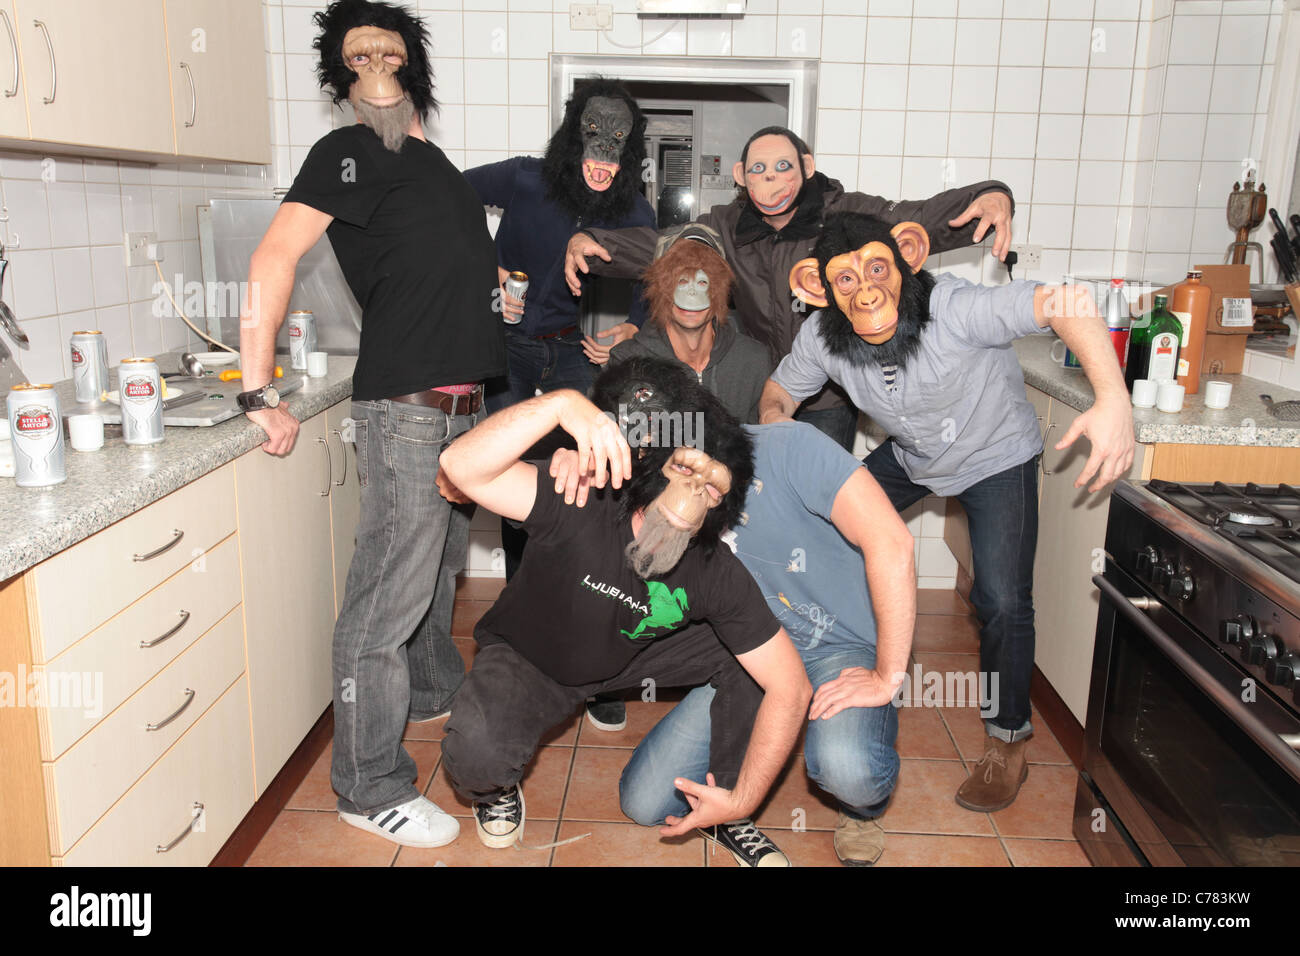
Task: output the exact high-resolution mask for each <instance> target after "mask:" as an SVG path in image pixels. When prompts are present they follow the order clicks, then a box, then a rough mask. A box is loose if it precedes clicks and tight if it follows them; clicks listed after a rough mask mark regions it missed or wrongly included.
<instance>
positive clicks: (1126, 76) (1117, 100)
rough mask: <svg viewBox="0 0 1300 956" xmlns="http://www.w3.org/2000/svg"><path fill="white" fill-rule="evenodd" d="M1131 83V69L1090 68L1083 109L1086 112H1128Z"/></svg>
mask: <svg viewBox="0 0 1300 956" xmlns="http://www.w3.org/2000/svg"><path fill="white" fill-rule="evenodd" d="M1132 85H1133V71H1132V70H1104V69H1090V70H1089V71H1088V95H1087V99H1086V100H1085V103H1084V109H1085V111H1086V112H1088V113H1125V114H1126V113H1128V107H1129V92H1130V88H1131V87H1132Z"/></svg>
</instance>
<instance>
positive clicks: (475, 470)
mask: <svg viewBox="0 0 1300 956" xmlns="http://www.w3.org/2000/svg"><path fill="white" fill-rule="evenodd" d="M593 397H594V398H595V399H596V403H595V404H593V403H592V402H591V401H589V400H588V399H587V398H585V397H584V396H582V395H581V394H579V393H578V392H574V391H569V390H562V391H556V392H550V393H548V394H546V395H541V396H538V397H536V398H533V399H530V400H528V401H525V402H522V403H520V404H518V405H514V406H512V407H510V408H507V409H504V410H503V411H501V412H498V413H497V414H496V415H493V416H492V417H491V418H489V419H488V420H487V421H485V422H483V423H482V424H481V425H479V426H478V427H476V428H474V429H471V430H470V431H469V432H467V433H465V435H463V436H462V437H461V438H459V439H457V440H456V441H455V442H454V443H453V444H452V445H451V446H449V447H448V448H447V450H446V451H444V452H443V454H442V457H441V469H440V471H439V476H438V477H439V482H440V484H441V485H443V486H444V487H445V486H447V485H452V486H454V488H445V490H446V491H447V493H448V494H452V495H454V494H455V493H456V491H457V490H459V492H461V493H463V494H464V495H465V496H468V497H469V498H471V499H473V500H474V501H476V502H478V503H479V504H481V505H484V506H485V507H487V508H489V509H491V510H492V511H494V512H496V513H498V514H500V515H502V516H503V517H506V518H509V519H511V520H514V521H519V522H521V523H522V526H523V529H524V530H525V531H527V532H528V535H529V546H528V549H527V550H526V551H525V552H524V558H523V562H522V564H521V565H520V568H519V571H518V573H517V574H516V575H515V577H514V578H512V579H511V581H510V583H509V584H508V585H507V586H506V588H505V590H504V591H502V592H501V596H500V597H499V598H498V599H497V602H496V604H495V605H494V606H493V607H492V609H491V610H490V611H489V612H488V613H487V614H486V615H484V617H483V619H482V620H481V621H480V622H479V624H478V627H477V628H476V630H475V639H476V640H477V641H478V643H479V652H478V655H477V656H476V657H475V659H474V665H473V668H472V669H471V670H470V673H469V676H468V677H467V678H466V679H465V683H464V684H463V685H462V687H461V689H460V690H459V692H458V693H457V694H456V697H455V700H454V701H453V703H452V709H451V717H450V718H449V719H448V721H447V735H446V738H445V739H444V740H443V744H442V752H443V756H444V758H445V760H446V766H447V769H448V773H449V775H450V777H451V781H452V785H453V786H454V787H455V788H456V791H457V792H458V793H460V794H461V795H462V796H464V797H465V798H467V799H469V800H471V801H473V803H474V818H475V823H476V827H477V831H478V835H479V839H480V840H482V841H483V843H484V844H485V845H487V846H489V847H507V846H510V845H512V844H513V843H515V842H516V841H517V840H519V839H520V837H521V836H522V833H523V829H524V815H525V804H524V795H523V791H522V789H521V787H520V785H519V782H520V780H521V778H522V777H523V773H524V768H525V767H526V766H527V765H528V763H529V761H530V760H532V758H533V755H534V753H535V752H536V750H537V746H538V741H539V740H540V739H541V737H542V735H543V734H545V733H546V731H548V730H549V729H551V728H552V727H554V726H555V725H556V724H558V723H560V722H561V721H563V720H564V719H565V718H567V717H569V716H570V715H571V714H573V712H574V711H575V710H577V709H578V708H579V707H580V706H582V704H583V702H584V701H585V700H586V699H587V698H588V697H590V696H592V695H593V694H596V693H599V692H604V691H618V690H627V689H632V688H636V689H638V690H641V689H643V688H647V687H654V688H668V687H695V686H699V685H703V684H709V685H710V686H711V687H712V688H713V690H714V696H713V700H712V703H711V705H710V717H711V734H710V751H709V761H708V767H707V773H706V775H705V777H704V780H697V779H686V778H684V777H677V778H675V779H673V781H672V784H673V786H674V787H676V788H677V789H678V790H680V791H681V792H682V793H683V794H684V795H685V797H686V800H687V803H688V805H689V812H686V814H685V816H681V817H676V816H674V817H669V818H668V819H667V820H666V823H667V825H666V826H665V827H664V828H663V829H662V830H661V831H660V832H661V833H663V835H665V836H676V835H680V834H684V833H687V832H689V831H690V830H691V829H692V828H699V829H700V830H702V831H704V832H705V834H706V836H708V837H710V838H713V839H716V840H718V841H719V842H721V843H723V844H724V845H725V846H726V847H727V848H728V849H730V850H731V851H732V853H733V854H734V855H735V856H736V858H737V860H738V861H739V862H741V863H742V864H744V865H751V866H756V865H760V863H761V864H762V865H773V864H777V865H780V864H787V863H788V861H786V859H785V858H784V856H782V855H781V854H780V853H779V852H778V851H776V849H775V848H774V847H773V846H772V845H771V844H770V843H769V842H767V841H766V840H761V839H756V838H755V837H754V834H755V833H756V831H755V830H754V828H753V824H752V823H751V822H750V820H749V819H748V818H749V816H750V814H752V813H753V812H754V810H755V809H756V808H757V806H758V804H759V802H760V801H761V800H762V799H763V797H764V796H765V795H766V794H767V791H768V788H769V787H770V786H771V784H772V781H773V780H774V779H775V777H776V774H777V773H778V771H779V770H780V769H781V766H782V765H783V763H784V762H785V759H786V757H787V756H788V755H789V754H790V751H791V748H792V747H793V745H794V740H795V737H796V736H797V734H798V732H799V727H800V723H801V721H802V720H803V715H804V713H805V712H806V711H807V707H808V703H809V701H810V699H811V696H812V691H811V687H810V685H809V683H808V679H807V677H806V676H805V674H804V670H803V667H802V666H801V664H800V661H799V655H798V653H797V652H796V651H795V649H794V645H793V644H792V643H791V641H790V638H789V635H787V634H786V632H785V629H784V628H782V627H781V626H780V624H779V623H778V622H777V620H776V618H775V617H773V615H772V612H771V611H770V610H768V608H767V604H766V602H765V601H764V600H763V596H762V594H761V593H760V592H759V590H758V588H757V586H756V585H755V584H754V581H753V579H752V578H751V577H750V576H749V574H748V573H747V572H746V571H745V569H744V567H743V566H742V565H741V564H740V562H739V561H738V560H736V558H735V556H734V555H732V554H731V553H730V551H729V550H728V549H727V548H725V547H719V546H718V545H719V540H720V535H721V533H722V532H723V530H724V529H725V528H727V527H728V526H729V525H731V524H732V523H733V522H734V521H735V520H736V519H737V518H738V517H739V515H740V513H741V508H742V507H743V504H744V498H745V491H746V489H747V488H748V486H749V484H750V480H751V478H752V476H753V452H752V443H751V441H750V439H749V437H748V436H747V435H746V434H745V433H744V431H742V430H741V428H740V426H739V424H738V423H737V422H736V420H735V419H734V418H733V417H732V416H731V415H729V414H728V413H727V411H726V409H725V408H723V406H722V405H721V403H720V402H719V401H718V400H717V399H716V398H714V397H713V396H712V395H711V394H710V393H709V392H708V391H706V390H705V389H703V388H701V387H700V386H699V385H698V384H697V383H695V382H694V381H692V380H691V377H690V376H689V375H687V374H686V373H684V372H683V371H682V370H681V369H679V368H675V367H674V366H672V365H670V364H669V363H667V362H662V361H654V360H637V361H632V362H627V363H625V364H624V365H622V366H620V367H619V368H617V369H613V370H611V371H609V372H606V373H604V374H603V375H602V376H601V377H600V378H599V379H598V380H597V382H596V386H595V389H594V391H593ZM601 408H609V409H611V410H615V409H617V410H618V412H619V414H620V416H621V417H622V418H623V421H624V427H628V428H629V435H630V436H631V437H632V438H633V440H634V442H635V443H636V444H637V445H638V448H637V450H636V453H635V456H634V454H633V452H632V451H631V449H630V447H629V445H628V441H627V439H625V438H624V436H623V434H622V431H621V430H620V426H619V424H618V423H616V422H615V420H614V419H613V418H611V417H610V416H609V415H606V414H605V413H604V412H602V411H601V410H600V409H601ZM556 426H559V427H560V428H563V429H564V430H565V431H566V432H568V433H569V434H570V435H571V436H572V437H573V438H574V440H575V442H576V444H577V450H578V456H579V463H580V468H581V470H583V471H584V472H585V471H587V470H589V469H590V470H591V471H592V473H593V474H594V475H595V476H596V478H595V479H594V483H595V485H596V486H597V489H598V490H597V493H596V494H594V495H593V496H592V500H591V502H590V503H589V504H588V505H587V507H586V508H584V509H582V510H581V511H579V510H575V509H569V508H566V507H565V506H564V501H563V499H562V498H561V497H560V496H559V495H557V494H556V493H555V491H554V490H553V485H554V482H553V480H552V478H551V476H550V475H549V474H548V469H547V468H546V467H545V465H543V466H542V467H541V468H539V467H538V466H536V465H534V464H532V463H529V462H523V461H520V460H519V456H520V455H521V454H523V453H524V451H525V450H526V449H528V448H529V447H530V446H532V445H533V444H534V443H535V442H536V441H538V440H539V439H540V438H542V437H543V436H544V435H546V434H547V433H548V432H550V431H551V429H553V428H555V427H556ZM647 426H649V427H647ZM660 426H663V427H660ZM685 438H691V439H692V440H693V441H694V443H695V444H696V445H698V446H700V447H689V446H687V445H686V443H685V441H684V440H683V439H685ZM661 439H662V440H661ZM674 439H675V440H674ZM607 471H608V474H607ZM607 486H612V488H610V487H607ZM704 622H707V624H706V623H704ZM751 731H752V733H751Z"/></svg>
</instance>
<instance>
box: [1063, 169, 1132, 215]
mask: <svg viewBox="0 0 1300 956" xmlns="http://www.w3.org/2000/svg"><path fill="white" fill-rule="evenodd" d="M1123 170H1124V164H1123V163H1121V162H1098V161H1094V160H1088V161H1085V162H1081V163H1080V164H1079V183H1078V185H1079V191H1078V196H1077V199H1076V200H1075V201H1076V202H1077V203H1080V204H1084V205H1094V204H1095V205H1103V206H1105V205H1111V206H1115V205H1118V204H1119V203H1120V201H1121V192H1120V189H1121V184H1122V179H1123Z"/></svg>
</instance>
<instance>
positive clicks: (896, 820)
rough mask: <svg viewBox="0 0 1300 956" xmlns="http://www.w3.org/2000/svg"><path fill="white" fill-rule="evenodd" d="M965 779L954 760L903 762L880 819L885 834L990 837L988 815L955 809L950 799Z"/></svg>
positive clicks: (991, 830)
mask: <svg viewBox="0 0 1300 956" xmlns="http://www.w3.org/2000/svg"><path fill="white" fill-rule="evenodd" d="M965 779H966V771H965V769H964V768H963V767H962V765H961V763H960V761H956V760H915V759H905V760H903V766H902V767H901V768H900V770H899V772H898V786H897V787H896V788H895V790H894V799H893V801H892V802H891V803H890V805H889V809H888V810H886V811H885V814H884V816H882V817H881V818H880V825H881V826H882V827H884V828H885V830H886V831H887V832H895V833H897V832H902V833H958V834H971V835H975V836H992V835H993V825H992V824H991V823H990V822H989V817H988V814H986V813H973V812H971V811H970V810H966V809H963V808H962V807H959V806H957V803H956V801H955V800H954V799H953V796H954V795H955V794H956V793H957V788H958V787H960V786H961V784H962V781H963V780H965Z"/></svg>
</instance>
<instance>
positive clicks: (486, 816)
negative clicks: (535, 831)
mask: <svg viewBox="0 0 1300 956" xmlns="http://www.w3.org/2000/svg"><path fill="white" fill-rule="evenodd" d="M474 826H475V828H476V829H477V830H478V838H479V839H480V840H482V841H483V845H484V846H489V847H492V848H493V849H494V850H499V849H502V848H504V847H508V846H512V845H514V844H515V843H516V842H518V841H519V840H520V839H521V838H522V837H523V835H524V791H523V788H522V787H519V786H517V785H516V786H513V787H511V788H510V789H509V790H507V791H505V793H503V794H501V796H499V797H497V798H496V799H495V800H493V801H491V802H489V803H476V804H474Z"/></svg>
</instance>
